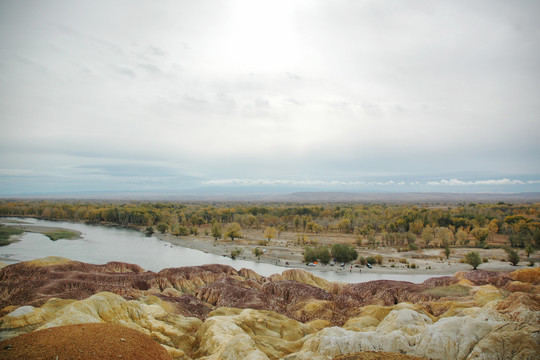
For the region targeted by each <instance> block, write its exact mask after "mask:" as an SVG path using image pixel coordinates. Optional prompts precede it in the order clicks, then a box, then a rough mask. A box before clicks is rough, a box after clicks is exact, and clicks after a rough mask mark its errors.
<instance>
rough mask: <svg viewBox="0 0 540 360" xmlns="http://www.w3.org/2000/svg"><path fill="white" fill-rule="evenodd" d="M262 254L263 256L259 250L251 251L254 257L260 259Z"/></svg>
mask: <svg viewBox="0 0 540 360" xmlns="http://www.w3.org/2000/svg"><path fill="white" fill-rule="evenodd" d="M262 254H263V252H262V250H261V249H259V248H255V249H253V255H255V256H256V257H260V256H261V255H262Z"/></svg>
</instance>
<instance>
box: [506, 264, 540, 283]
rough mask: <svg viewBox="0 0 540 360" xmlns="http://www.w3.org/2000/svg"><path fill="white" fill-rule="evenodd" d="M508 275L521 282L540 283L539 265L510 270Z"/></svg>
mask: <svg viewBox="0 0 540 360" xmlns="http://www.w3.org/2000/svg"><path fill="white" fill-rule="evenodd" d="M508 277H509V278H511V279H513V280H516V281H520V282H523V283H530V284H535V285H538V284H540V267H534V268H529V269H521V270H516V271H512V272H511V273H510V274H508Z"/></svg>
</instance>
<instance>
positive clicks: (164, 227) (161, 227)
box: [157, 223, 169, 234]
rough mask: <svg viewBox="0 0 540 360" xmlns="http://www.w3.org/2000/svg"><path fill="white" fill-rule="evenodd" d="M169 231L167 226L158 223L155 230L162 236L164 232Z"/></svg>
mask: <svg viewBox="0 0 540 360" xmlns="http://www.w3.org/2000/svg"><path fill="white" fill-rule="evenodd" d="M168 229H169V225H167V224H165V223H159V224H158V226H157V230H158V231H159V232H160V233H162V234H164V233H165V231H167V230H168Z"/></svg>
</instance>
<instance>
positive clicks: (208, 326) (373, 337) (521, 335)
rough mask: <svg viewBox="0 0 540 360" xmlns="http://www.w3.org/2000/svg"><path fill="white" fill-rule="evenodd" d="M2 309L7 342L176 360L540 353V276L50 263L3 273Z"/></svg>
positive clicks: (0, 326)
mask: <svg viewBox="0 0 540 360" xmlns="http://www.w3.org/2000/svg"><path fill="white" fill-rule="evenodd" d="M0 309H1V310H0V316H1V317H0V339H2V340H5V339H10V338H14V337H16V336H18V335H21V334H26V333H31V332H36V333H37V334H39V333H38V332H37V331H40V330H45V329H51V328H53V327H54V328H55V331H56V327H61V326H67V325H74V324H88V323H104V324H111V325H115V326H116V325H121V326H124V327H128V328H131V329H134V330H137V331H139V332H141V333H143V334H146V335H148V336H149V337H151V338H152V339H154V340H155V341H156V342H157V343H159V344H161V345H163V347H164V348H165V349H166V350H167V351H168V353H169V355H170V356H171V357H172V358H174V359H248V358H249V359H333V358H342V359H353V358H359V356H360V355H352V354H358V353H362V352H364V354H368V353H365V352H368V351H385V352H389V353H395V354H396V356H397V357H396V358H399V356H400V355H399V354H406V355H409V356H417V357H421V358H429V359H538V354H540V268H531V269H524V270H518V271H514V272H503V273H501V272H488V271H481V270H477V271H470V272H460V273H456V274H455V275H454V276H445V277H437V278H431V279H429V280H426V281H425V282H424V283H422V284H412V283H408V282H398V281H386V280H381V281H371V282H367V283H358V284H342V283H332V282H328V281H326V280H324V279H321V278H317V277H315V276H313V275H312V274H310V273H308V272H305V271H302V270H286V271H284V272H283V273H282V274H281V275H279V274H278V275H272V276H270V277H263V276H260V275H258V274H256V273H255V272H253V271H251V270H246V269H242V270H240V271H237V270H235V269H234V268H232V267H229V266H225V265H205V266H196V267H181V268H174V269H165V270H162V271H160V272H159V273H154V272H150V271H145V270H144V269H142V268H140V267H139V266H137V265H133V264H125V263H117V262H112V263H108V264H105V265H91V264H85V263H81V262H76V261H71V260H68V259H62V258H45V259H40V260H34V261H30V262H23V263H18V264H14V265H10V266H7V267H4V268H2V269H1V270H0ZM14 340H15V339H14ZM6 351H9V349H8V350H6V349H4V350H2V353H0V357H2V356H6V355H5V354H6ZM367 358H371V357H367Z"/></svg>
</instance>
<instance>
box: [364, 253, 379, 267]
mask: <svg viewBox="0 0 540 360" xmlns="http://www.w3.org/2000/svg"><path fill="white" fill-rule="evenodd" d="M366 262H368V263H370V264H371V265H373V264H376V263H377V259H375V257H373V256H371V255H370V256H368V257H367V258H366Z"/></svg>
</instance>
